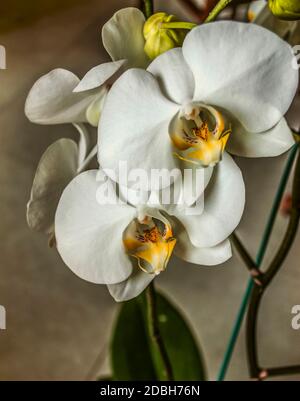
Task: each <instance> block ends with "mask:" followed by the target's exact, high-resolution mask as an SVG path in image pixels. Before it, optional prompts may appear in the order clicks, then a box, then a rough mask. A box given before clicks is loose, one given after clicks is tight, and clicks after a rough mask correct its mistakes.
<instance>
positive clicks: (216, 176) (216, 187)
mask: <svg viewBox="0 0 300 401" xmlns="http://www.w3.org/2000/svg"><path fill="white" fill-rule="evenodd" d="M203 196H204V199H202V201H203V202H201V199H199V202H198V203H197V204H196V205H195V206H192V207H191V208H186V209H185V210H181V211H180V212H178V211H176V212H175V213H174V216H175V217H176V218H177V219H178V220H179V221H180V222H181V223H182V224H183V226H184V227H185V229H186V231H187V233H188V235H189V238H190V240H191V242H192V243H193V245H195V246H196V247H200V248H203V247H212V246H215V245H217V244H219V243H220V242H222V241H224V240H226V239H227V238H228V237H229V236H230V234H231V233H232V232H233V231H234V230H235V228H236V227H237V225H238V224H239V222H240V220H241V217H242V214H243V211H244V206H245V185H244V180H243V177H242V173H241V170H240V169H239V167H238V166H237V164H236V163H235V162H234V161H233V159H232V157H231V156H229V154H227V153H226V152H225V153H224V154H223V159H222V161H221V162H220V163H218V164H217V166H216V167H215V168H214V172H213V176H212V177H211V179H210V182H209V184H208V186H207V188H206V190H205V191H204V195H203Z"/></svg>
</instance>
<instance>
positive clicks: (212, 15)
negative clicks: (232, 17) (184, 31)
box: [204, 0, 233, 22]
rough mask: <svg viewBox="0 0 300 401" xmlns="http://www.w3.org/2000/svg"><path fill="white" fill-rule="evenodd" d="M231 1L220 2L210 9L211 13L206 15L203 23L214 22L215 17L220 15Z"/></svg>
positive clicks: (223, 0)
mask: <svg viewBox="0 0 300 401" xmlns="http://www.w3.org/2000/svg"><path fill="white" fill-rule="evenodd" d="M232 1H233V0H220V1H219V2H218V4H217V5H216V6H215V7H214V8H213V9H212V11H211V12H210V13H209V14H208V17H207V18H206V20H205V21H204V22H212V21H214V20H215V19H216V18H217V16H218V15H219V14H220V12H221V11H223V10H224V8H226V7H227V6H228V4H230V3H231V2H232Z"/></svg>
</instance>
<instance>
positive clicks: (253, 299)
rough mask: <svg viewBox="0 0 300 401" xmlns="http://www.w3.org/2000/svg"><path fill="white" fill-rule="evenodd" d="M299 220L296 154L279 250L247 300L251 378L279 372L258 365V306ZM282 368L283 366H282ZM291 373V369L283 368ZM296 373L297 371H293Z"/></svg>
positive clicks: (299, 177)
mask: <svg viewBox="0 0 300 401" xmlns="http://www.w3.org/2000/svg"><path fill="white" fill-rule="evenodd" d="M299 220H300V154H298V159H297V164H296V169H295V175H294V181H293V191H292V209H291V214H290V220H289V224H288V227H287V229H286V233H285V236H284V238H283V240H282V242H281V245H280V247H279V250H278V251H277V253H276V255H275V257H274V259H273V260H272V262H271V264H270V266H269V268H268V269H267V270H266V272H265V273H264V276H263V278H262V286H261V287H257V286H255V287H254V288H253V290H252V293H251V296H250V302H249V309H248V315H247V330H246V342H247V356H248V365H249V371H250V375H251V377H253V378H258V379H260V378H261V376H260V373H261V372H263V373H264V374H263V378H266V377H268V376H270V372H271V375H273V376H274V375H275V373H276V372H277V374H280V373H278V372H280V371H281V368H273V369H262V368H260V367H259V361H258V355H257V336H256V333H257V319H258V312H259V306H260V303H261V300H262V297H263V295H264V292H265V290H266V289H267V287H268V286H269V284H270V283H271V281H272V280H273V278H274V277H275V276H276V274H277V273H278V271H279V269H280V267H281V266H282V263H283V262H284V260H285V258H286V256H287V255H288V252H289V250H290V249H291V246H292V245H293V242H294V239H295V236H296V233H297V230H298V226H299ZM282 369H283V368H282ZM284 369H287V370H288V371H289V373H290V374H292V371H293V369H292V368H291V369H290V370H289V368H284ZM295 373H298V372H295Z"/></svg>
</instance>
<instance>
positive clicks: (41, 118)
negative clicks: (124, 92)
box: [25, 60, 125, 127]
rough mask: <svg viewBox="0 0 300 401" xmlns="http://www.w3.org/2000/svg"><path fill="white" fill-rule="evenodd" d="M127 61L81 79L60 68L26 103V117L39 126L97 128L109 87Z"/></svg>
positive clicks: (107, 65) (37, 84) (38, 85)
mask: <svg viewBox="0 0 300 401" xmlns="http://www.w3.org/2000/svg"><path fill="white" fill-rule="evenodd" d="M124 63H125V61H124V60H119V61H116V62H109V63H104V64H100V65H99V66H96V67H94V68H93V69H92V70H91V71H89V72H88V73H87V74H86V75H85V76H84V77H83V79H82V80H81V81H80V79H79V78H78V77H77V76H76V75H75V74H73V73H72V72H71V71H68V70H64V69H62V68H57V69H55V70H52V71H50V72H49V73H48V74H46V75H43V76H42V77H41V78H39V79H38V80H37V81H36V82H35V84H34V85H33V87H32V88H31V90H30V92H29V94H28V97H27V99H26V103H25V114H26V116H27V117H28V119H29V120H30V121H32V122H34V123H37V124H64V123H73V124H74V123H89V124H90V125H92V126H94V127H97V126H98V122H99V118H100V113H101V110H102V106H103V103H104V101H105V98H106V95H107V92H108V86H107V85H106V83H107V81H108V80H109V79H110V78H111V77H112V76H113V75H114V74H115V73H116V72H117V71H118V70H119V69H120V68H121V67H122V65H123V64H124Z"/></svg>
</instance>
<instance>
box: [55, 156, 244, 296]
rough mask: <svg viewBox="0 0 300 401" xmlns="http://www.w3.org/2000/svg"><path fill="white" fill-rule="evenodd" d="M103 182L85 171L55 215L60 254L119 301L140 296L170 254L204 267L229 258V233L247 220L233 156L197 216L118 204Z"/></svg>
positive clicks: (215, 175) (213, 182)
mask: <svg viewBox="0 0 300 401" xmlns="http://www.w3.org/2000/svg"><path fill="white" fill-rule="evenodd" d="M98 177H99V171H98V170H90V171H87V172H84V173H82V174H80V175H78V176H76V177H75V178H74V179H73V181H71V183H70V184H69V185H68V186H67V187H66V189H65V190H64V192H63V194H62V196H61V199H60V201H59V205H58V208H57V212H56V217H55V234H56V239H57V249H58V251H59V253H60V255H61V257H62V259H63V260H64V262H65V263H66V265H67V266H69V268H70V269H71V270H72V271H73V272H74V273H75V274H76V275H78V276H79V277H80V278H82V279H84V280H87V281H90V282H93V283H98V284H106V285H107V286H108V289H109V291H110V293H111V294H112V296H113V297H114V298H115V299H116V300H117V301H125V300H128V299H130V298H133V297H135V296H137V295H139V294H140V293H141V292H142V291H143V290H144V289H145V288H146V286H147V285H148V284H149V283H150V282H151V280H153V278H154V277H155V276H156V275H157V274H159V273H160V272H162V271H164V270H165V269H166V267H167V264H168V262H169V259H170V257H171V255H172V253H174V254H175V255H177V256H178V257H180V258H182V259H184V260H186V261H188V262H191V263H195V264H200V265H217V264H220V263H223V262H225V261H226V260H227V259H229V258H230V257H231V246H230V242H229V240H228V236H229V235H230V234H231V232H232V231H233V230H234V229H235V228H236V226H237V224H238V223H239V220H240V218H241V215H242V212H243V209H244V202H245V190H244V182H243V178H242V175H241V172H240V170H239V168H238V167H237V166H236V164H235V163H234V162H233V160H232V159H231V157H230V156H229V155H225V157H224V160H223V163H220V164H219V165H218V166H217V167H216V169H214V172H213V177H212V179H211V180H210V182H209V184H208V186H207V187H206V190H205V203H204V210H203V211H202V213H200V212H199V214H197V213H196V214H193V215H189V213H186V210H183V209H182V208H178V209H176V207H172V215H171V214H168V213H166V210H168V208H165V207H161V208H160V207H159V205H157V207H150V206H149V205H147V204H146V205H144V206H142V207H141V206H132V205H131V204H128V203H124V202H122V203H118V202H116V199H117V198H116V195H115V190H114V184H113V181H110V179H107V180H106V181H104V182H103V180H102V177H103V176H101V183H99V178H98ZM223 184H224V185H223ZM110 188H112V190H110ZM233 193H234V201H233V200H232V197H233ZM202 196H204V195H202ZM162 209H164V210H162Z"/></svg>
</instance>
